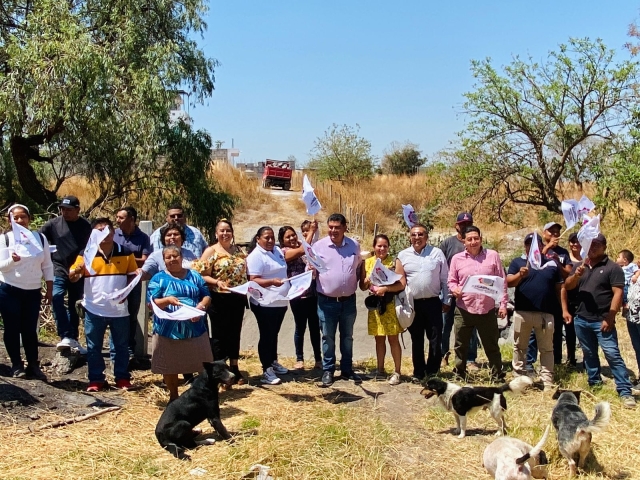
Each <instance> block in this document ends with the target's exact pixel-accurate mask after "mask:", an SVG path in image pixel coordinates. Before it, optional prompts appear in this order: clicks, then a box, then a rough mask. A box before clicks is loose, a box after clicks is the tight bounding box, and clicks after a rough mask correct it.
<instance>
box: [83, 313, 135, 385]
mask: <svg viewBox="0 0 640 480" xmlns="http://www.w3.org/2000/svg"><path fill="white" fill-rule="evenodd" d="M107 327H109V331H110V334H111V343H112V345H113V348H111V351H110V356H111V363H112V365H113V376H114V377H116V380H129V379H130V378H131V376H130V375H129V371H128V369H127V367H128V366H129V348H128V347H129V316H128V315H127V316H126V317H103V316H100V315H96V314H94V313H91V312H89V311H87V312H86V315H85V317H84V335H85V337H86V338H87V367H88V370H89V381H90V382H104V381H105V376H104V369H105V364H104V358H102V343H103V342H104V334H105V332H106V331H107Z"/></svg>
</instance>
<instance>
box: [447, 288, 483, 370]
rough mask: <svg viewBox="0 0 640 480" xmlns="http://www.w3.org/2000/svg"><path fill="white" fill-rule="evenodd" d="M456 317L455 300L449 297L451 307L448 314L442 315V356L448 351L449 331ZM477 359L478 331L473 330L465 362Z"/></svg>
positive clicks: (449, 342)
mask: <svg viewBox="0 0 640 480" xmlns="http://www.w3.org/2000/svg"><path fill="white" fill-rule="evenodd" d="M455 315H456V299H455V298H453V297H451V307H450V308H449V311H448V312H445V313H443V314H442V324H443V325H442V354H443V355H444V354H445V353H447V352H448V351H449V345H451V331H452V330H453V320H454V318H455ZM477 358H478V331H477V330H476V329H475V328H474V329H473V333H472V334H471V340H470V341H469V353H468V354H467V362H475V361H476V359H477Z"/></svg>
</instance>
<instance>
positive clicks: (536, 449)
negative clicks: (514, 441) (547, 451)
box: [516, 425, 551, 465]
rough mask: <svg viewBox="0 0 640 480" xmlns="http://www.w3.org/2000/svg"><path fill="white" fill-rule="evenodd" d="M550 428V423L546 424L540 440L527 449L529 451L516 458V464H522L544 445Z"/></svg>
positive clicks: (535, 454) (536, 453)
mask: <svg viewBox="0 0 640 480" xmlns="http://www.w3.org/2000/svg"><path fill="white" fill-rule="evenodd" d="M550 430H551V425H547V429H546V430H545V431H544V434H543V435H542V438H541V439H540V441H539V442H538V443H537V444H536V446H535V447H533V448H532V449H531V450H530V451H529V453H525V454H524V455H523V456H521V457H520V458H518V459H517V460H516V464H517V465H522V464H523V463H524V462H526V461H527V460H529V459H530V458H531V457H535V456H537V455H538V454H539V453H540V452H541V451H542V447H544V444H545V443H546V442H547V438H549V431H550Z"/></svg>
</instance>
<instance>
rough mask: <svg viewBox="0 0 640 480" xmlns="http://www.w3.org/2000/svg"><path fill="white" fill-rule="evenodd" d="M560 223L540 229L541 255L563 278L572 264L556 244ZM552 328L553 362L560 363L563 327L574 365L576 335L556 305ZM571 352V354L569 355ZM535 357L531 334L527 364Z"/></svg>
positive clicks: (571, 361) (535, 348) (569, 358)
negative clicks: (554, 264) (555, 267)
mask: <svg viewBox="0 0 640 480" xmlns="http://www.w3.org/2000/svg"><path fill="white" fill-rule="evenodd" d="M561 230H562V225H560V224H559V223H557V222H549V223H547V224H546V225H545V226H544V228H543V231H542V240H543V241H544V244H543V246H542V250H541V253H542V256H543V257H545V258H546V259H547V260H553V261H554V262H556V264H557V265H558V267H559V271H560V275H561V276H562V279H563V280H564V279H565V278H567V277H568V276H569V274H570V273H571V270H572V268H573V265H572V264H571V256H570V255H569V251H568V250H567V249H566V248H563V247H561V246H560V245H558V242H559V241H560V231H561ZM553 319H554V330H553V363H555V364H556V365H560V364H561V363H562V329H563V328H564V329H565V336H566V341H567V360H568V361H569V362H570V363H571V364H572V365H573V366H575V351H576V335H575V331H574V329H573V325H566V324H565V323H564V321H563V320H562V310H561V309H560V308H559V306H558V310H557V311H555V312H553ZM571 353H573V355H571ZM536 357H537V344H536V340H535V336H534V335H533V334H532V335H531V339H530V342H529V351H528V352H527V364H528V365H533V363H535V361H536Z"/></svg>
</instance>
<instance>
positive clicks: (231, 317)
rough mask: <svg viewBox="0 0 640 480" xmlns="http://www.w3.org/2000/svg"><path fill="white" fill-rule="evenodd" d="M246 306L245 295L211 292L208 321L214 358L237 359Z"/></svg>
mask: <svg viewBox="0 0 640 480" xmlns="http://www.w3.org/2000/svg"><path fill="white" fill-rule="evenodd" d="M246 307H247V297H246V296H244V295H238V294H237V293H217V292H211V305H210V306H209V321H210V322H211V339H210V341H211V351H212V352H213V359H214V360H224V359H226V358H229V359H230V360H237V359H238V358H239V357H240V332H241V331H242V319H243V318H244V310H245V308H246Z"/></svg>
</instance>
